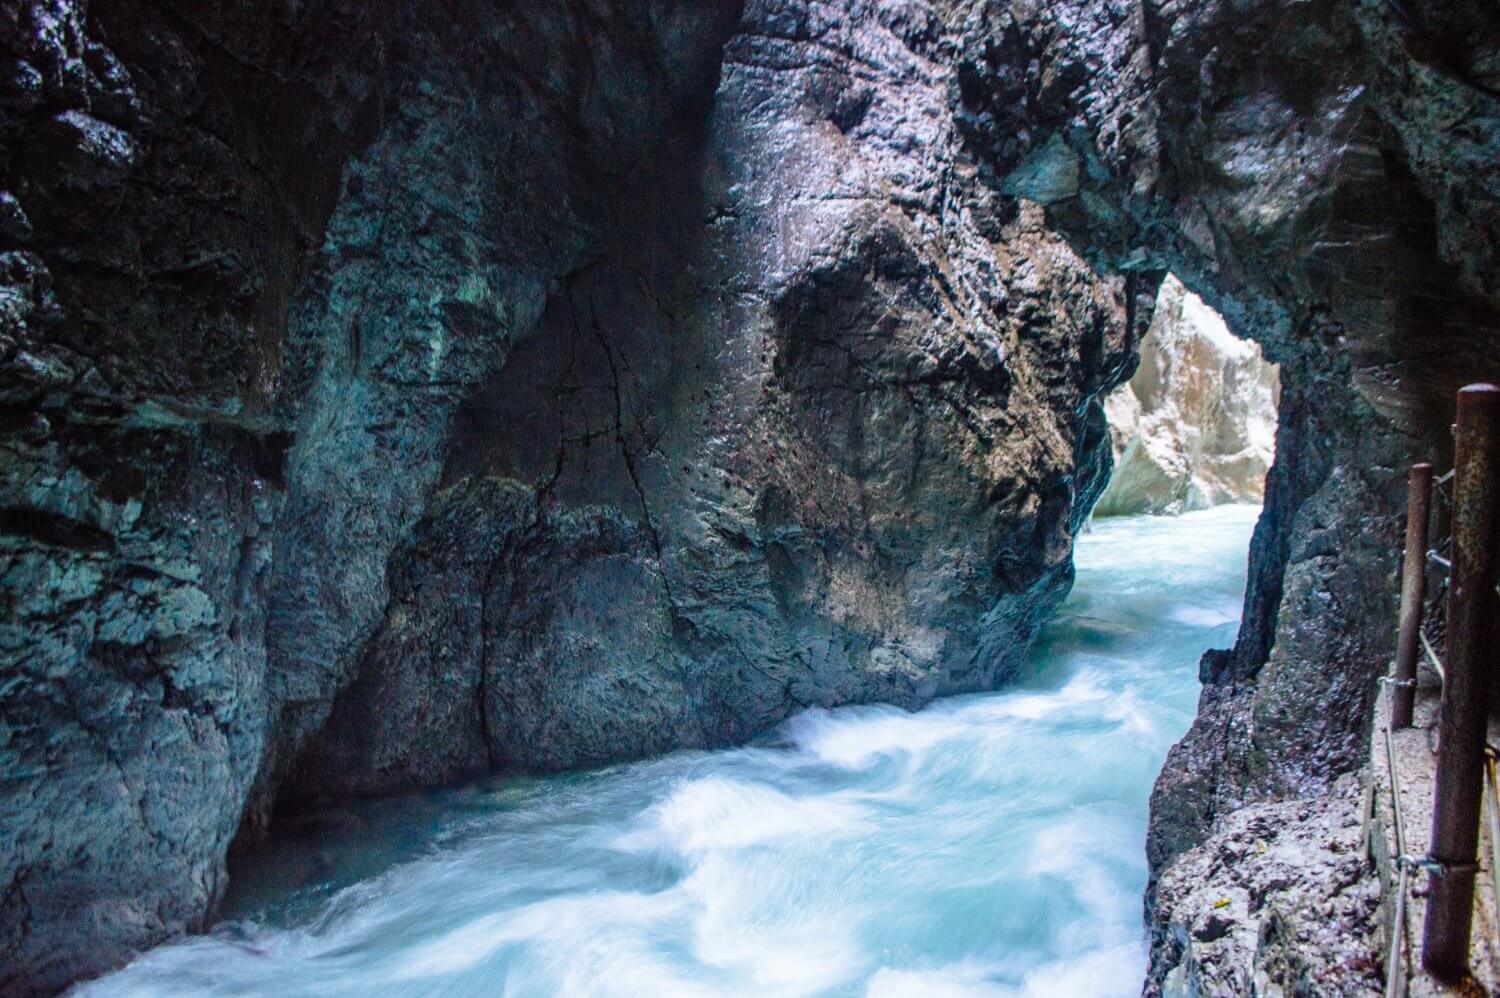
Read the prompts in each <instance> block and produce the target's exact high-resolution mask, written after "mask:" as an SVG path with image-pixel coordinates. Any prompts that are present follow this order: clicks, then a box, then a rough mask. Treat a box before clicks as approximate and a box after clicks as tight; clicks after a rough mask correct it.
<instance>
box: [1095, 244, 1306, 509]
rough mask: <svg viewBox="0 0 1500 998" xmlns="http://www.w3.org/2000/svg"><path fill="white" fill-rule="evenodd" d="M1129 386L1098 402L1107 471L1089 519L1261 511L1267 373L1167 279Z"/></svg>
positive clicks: (1270, 397) (1273, 379)
mask: <svg viewBox="0 0 1500 998" xmlns="http://www.w3.org/2000/svg"><path fill="white" fill-rule="evenodd" d="M1139 352H1140V364H1139V366H1138V367H1137V368H1136V371H1135V374H1134V375H1132V376H1131V378H1130V381H1129V382H1127V383H1126V384H1124V385H1122V386H1121V387H1120V388H1119V389H1117V390H1116V391H1114V392H1113V393H1111V394H1110V396H1109V398H1107V399H1105V401H1104V411H1105V414H1106V415H1107V416H1108V418H1109V435H1110V439H1111V441H1112V442H1113V444H1114V459H1115V461H1114V471H1113V473H1112V474H1111V475H1110V479H1109V485H1108V486H1107V487H1106V488H1105V490H1104V494H1103V495H1102V496H1100V497H1099V502H1098V504H1097V505H1095V507H1094V512H1095V514H1096V515H1099V516H1120V515H1127V514H1132V513H1157V514H1160V513H1181V512H1183V511H1185V510H1190V509H1207V508H1208V507H1210V506H1218V505H1221V504H1223V503H1234V502H1261V501H1263V500H1264V498H1265V491H1266V472H1267V471H1269V470H1270V467H1271V461H1272V459H1273V458H1274V457H1275V454H1276V396H1277V395H1278V394H1279V392H1280V389H1279V386H1278V384H1277V376H1276V368H1275V366H1274V365H1272V364H1268V363H1266V361H1265V358H1264V357H1263V356H1262V355H1261V352H1260V348H1259V347H1258V346H1256V345H1255V344H1254V343H1253V342H1250V341H1247V340H1241V339H1238V338H1236V337H1235V336H1234V334H1232V333H1230V332H1229V330H1228V329H1227V328H1225V326H1224V321H1223V320H1222V319H1220V318H1219V317H1218V315H1216V314H1215V313H1214V312H1213V310H1212V309H1210V308H1209V307H1208V306H1207V305H1205V304H1204V303H1203V300H1202V299H1201V298H1199V297H1198V296H1197V295H1195V294H1193V293H1192V292H1191V291H1188V290H1187V289H1186V288H1184V287H1183V286H1182V282H1180V281H1178V280H1177V279H1176V278H1175V277H1172V276H1171V275H1170V274H1169V275H1167V279H1166V280H1164V281H1162V285H1161V291H1160V292H1159V293H1158V294H1157V297H1156V310H1155V312H1154V313H1153V315H1152V318H1151V327H1150V328H1149V329H1148V330H1147V331H1146V335H1145V336H1144V337H1142V339H1141V344H1140V351H1139Z"/></svg>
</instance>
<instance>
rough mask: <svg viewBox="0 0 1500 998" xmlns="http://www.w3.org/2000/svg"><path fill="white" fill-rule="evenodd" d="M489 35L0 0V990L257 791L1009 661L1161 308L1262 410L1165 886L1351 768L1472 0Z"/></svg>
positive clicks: (722, 720)
mask: <svg viewBox="0 0 1500 998" xmlns="http://www.w3.org/2000/svg"><path fill="white" fill-rule="evenodd" d="M533 6H534V5H525V4H522V5H496V6H494V7H493V8H491V7H484V8H481V9H476V8H475V7H474V5H471V4H459V3H456V2H453V3H449V2H446V0H444V2H439V3H428V4H420V5H417V4H413V5H406V4H401V3H393V4H388V5H367V4H357V3H347V4H346V3H341V2H338V0H329V2H320V3H312V4H304V3H283V2H281V0H235V2H230V3H224V4H218V5H214V6H212V7H211V8H202V7H201V6H194V5H190V4H182V3H177V2H175V0H162V2H153V3H147V2H144V0H95V2H94V3H92V4H89V5H87V6H85V5H84V4H83V3H82V2H75V0H0V24H3V25H4V30H3V32H0V60H3V64H0V135H3V156H0V191H3V193H0V358H3V362H0V414H3V416H4V421H3V423H0V432H3V440H4V455H5V456H4V459H3V462H0V472H3V485H0V490H3V499H0V566H3V567H0V593H3V601H4V602H3V607H4V615H3V623H0V647H3V648H4V654H5V662H4V680H3V684H0V722H3V737H0V770H3V776H4V779H3V782H0V828H3V829H4V830H5V831H4V836H5V840H4V848H3V850H0V862H3V866H0V967H4V968H5V970H4V974H5V975H7V976H5V977H4V978H0V980H3V984H0V987H4V988H7V989H10V990H26V989H45V988H48V987H55V986H56V985H58V984H60V983H62V982H64V981H66V980H67V979H69V978H71V977H73V976H76V975H78V974H82V973H88V972H91V971H94V970H97V969H99V968H101V967H104V966H107V965H108V964H110V963H111V962H113V961H115V960H117V959H119V958H121V957H122V956H123V955H125V954H126V953H127V952H129V950H130V949H131V948H132V947H137V946H143V945H149V944H150V943H152V942H154V941H156V940H159V939H161V938H164V937H165V936H168V935H170V934H173V933H176V932H181V931H184V930H187V929H192V928H195V927H198V926H201V925H202V924H204V922H205V921H206V920H207V919H208V918H209V917H210V916H211V913H212V908H213V905H214V903H215V900H216V898H217V897H218V896H219V895H220V893H221V892H222V889H223V885H224V877H225V874H224V869H225V867H224V856H225V853H226V850H227V849H228V847H229V844H230V841H231V839H232V838H233V837H234V836H235V835H236V834H237V833H238V834H240V835H242V836H243V837H244V838H245V840H249V839H253V838H254V837H255V836H257V835H258V834H260V832H261V831H262V830H263V828H264V827H265V824H266V822H267V820H268V819H269V817H270V815H271V813H272V810H273V807H274V806H275V802H276V801H277V799H278V798H279V799H280V800H281V801H282V804H283V806H288V807H292V806H296V804H297V803H298V802H299V801H301V800H304V799H306V798H308V797H311V796H319V795H326V794H348V793H366V792H378V791H383V790H387V789H393V788H396V787H401V786H410V785H414V784H423V783H428V782H432V781H437V780H445V779H450V778H453V777H456V776H459V775H461V774H464V773H467V772H472V771H475V770H478V769H483V768H489V767H509V766H518V767H535V768H552V767H557V766H566V765H574V764H579V763H585V762H590V761H597V760H600V759H604V758H613V757H618V756H624V755H632V754H640V753H645V752H651V751H657V750H660V749H663V748H666V747H669V746H673V745H706V744H718V743H722V742H725V741H728V740H732V739H735V738H739V737H743V736H744V735H746V734H748V733H750V732H752V731H754V730H756V729H757V728H758V727H760V726H763V725H765V724H767V723H770V722H771V721H774V720H776V719H777V718H779V717H781V716H783V715H784V714H785V713H787V712H788V711H790V710H792V709H795V708H796V707H797V706H799V705H802V704H808V703H837V702H848V701H852V700H861V699H877V698H878V699H891V700H896V701H899V702H903V703H916V702H919V701H921V700H923V699H925V698H928V697H931V696H934V695H937V694H939V693H942V692H948V691H955V690H961V689H975V688H980V687H983V686H986V685H991V684H994V683H996V682H999V681H1002V680H1003V679H1004V677H1005V676H1006V674H1007V673H1008V671H1009V670H1010V669H1011V668H1013V666H1014V665H1015V663H1016V661H1017V660H1018V656H1019V655H1020V654H1021V652H1022V649H1023V648H1024V645H1025V642H1026V640H1027V639H1028V638H1029V636H1030V634H1031V633H1032V631H1033V629H1034V628H1035V626H1036V624H1037V622H1038V621H1039V620H1040V619H1041V618H1042V617H1043V616H1045V614H1046V613H1047V612H1048V611H1049V610H1050V608H1051V607H1052V606H1053V605H1055V603H1056V601H1057V600H1058V599H1059V598H1060V596H1061V595H1062V593H1063V591H1064V590H1065V589H1066V587H1067V584H1068V579H1069V576H1070V569H1069V551H1070V543H1071V537H1072V533H1073V531H1074V530H1075V529H1076V528H1077V527H1078V525H1079V523H1080V522H1081V518H1082V517H1083V516H1085V515H1086V514H1087V511H1088V509H1089V507H1090V505H1091V503H1092V501H1093V499H1094V497H1095V496H1096V495H1097V494H1098V492H1099V490H1100V489H1101V488H1102V486H1103V481H1104V477H1105V472H1104V469H1105V467H1106V464H1107V460H1108V448H1109V442H1108V436H1107V433H1106V429H1105V424H1104V420H1103V415H1102V409H1101V407H1100V404H1099V400H1100V399H1101V397H1102V396H1103V395H1104V394H1105V393H1107V392H1108V391H1109V389H1110V388H1112V387H1113V386H1114V385H1115V384H1116V383H1117V382H1118V381H1119V380H1121V379H1123V378H1124V377H1125V376H1126V375H1127V374H1128V373H1129V371H1130V369H1131V364H1132V362H1133V349H1134V344H1135V341H1136V338H1137V335H1138V333H1139V331H1140V327H1141V326H1143V325H1144V323H1145V321H1146V320H1147V318H1148V317H1149V313H1150V311H1151V301H1152V298H1153V296H1154V294H1155V292H1156V288H1157V284H1158V282H1159V280H1160V277H1161V274H1162V273H1164V272H1166V271H1168V270H1170V271H1172V272H1173V273H1176V274H1178V275H1180V276H1181V277H1182V279H1183V281H1184V283H1185V284H1186V285H1187V286H1188V287H1189V288H1191V289H1192V290H1193V291H1195V292H1197V293H1199V294H1201V295H1203V297H1204V298H1205V299H1206V300H1207V301H1208V302H1209V303H1210V304H1212V305H1213V306H1214V307H1215V308H1217V309H1218V310H1219V311H1220V312H1221V313H1223V314H1224V316H1225V317H1226V319H1227V320H1228V322H1229V324H1230V326H1231V328H1232V329H1233V330H1234V331H1235V332H1236V333H1238V334H1240V335H1245V336H1251V337H1253V338H1255V339H1256V340H1257V341H1258V342H1260V343H1261V344H1262V345H1263V347H1264V349H1265V351H1266V355H1267V356H1268V357H1269V358H1270V359H1271V360H1272V361H1274V362H1276V363H1279V364H1280V365H1281V372H1282V378H1283V389H1282V407H1281V425H1280V430H1279V432H1278V440H1277V454H1278V457H1277V463H1276V465H1275V467H1274V468H1273V470H1272V473H1271V475H1270V478H1269V480H1268V488H1267V496H1266V509H1267V513H1266V518H1265V520H1264V522H1263V524H1262V526H1261V529H1260V530H1259V532H1258V534H1257V538H1256V541H1255V546H1254V550H1253V551H1252V583H1251V590H1250V593H1249V595H1248V596H1247V602H1246V618H1245V624H1244V627H1243V630H1242V633H1241V635H1240V639H1239V641H1238V643H1237V645H1236V647H1235V649H1234V650H1233V651H1231V652H1227V653H1222V654H1217V655H1212V656H1210V657H1209V658H1207V659H1206V660H1205V662H1204V666H1203V674H1204V678H1205V681H1206V683H1207V685H1206V687H1205V692H1204V697H1203V702H1202V708H1201V713H1200V718H1199V722H1198V723H1197V724H1196V725H1195V727H1194V729H1193V731H1192V733H1190V735H1189V736H1188V738H1187V739H1186V740H1185V741H1184V743H1183V744H1182V745H1181V746H1180V747H1179V748H1178V750H1177V751H1176V752H1175V753H1174V756H1173V759H1172V761H1171V763H1170V764H1169V766H1168V770H1167V772H1166V773H1165V774H1164V776H1163V779H1162V782H1161V784H1160V786H1159V788H1158V793H1157V800H1156V807H1155V817H1154V822H1153V828H1152V835H1151V855H1152V860H1153V864H1154V868H1155V869H1156V870H1157V871H1162V870H1164V869H1166V868H1167V867H1168V866H1169V865H1170V864H1171V863H1172V862H1173V860H1174V859H1175V858H1176V857H1178V856H1179V855H1181V854H1183V853H1184V851H1185V850H1187V849H1188V848H1189V847H1191V846H1194V845H1196V844H1199V843H1202V842H1204V841H1205V840H1208V839H1210V838H1211V837H1212V836H1214V835H1215V834H1216V829H1219V828H1220V827H1221V826H1222V824H1223V822H1224V821H1226V820H1227V817H1228V816H1229V815H1230V814H1231V812H1233V811H1234V809H1236V808H1238V807H1240V806H1242V805H1245V804H1248V803H1251V802H1254V801H1262V800H1276V799H1279V798H1284V797H1288V796H1298V795H1315V794H1319V793H1321V792H1323V791H1325V790H1326V789H1327V788H1329V787H1331V786H1332V785H1333V782H1334V780H1335V779H1336V778H1337V776H1338V775H1339V774H1340V773H1341V772H1343V771H1345V770H1347V769H1349V768H1350V767H1352V766H1353V765H1355V764H1356V761H1357V759H1358V758H1359V756H1360V750H1361V747H1362V744H1363V743H1362V740H1361V733H1362V730H1363V728H1364V727H1365V725H1366V723H1367V721H1368V710H1369V703H1370V700H1371V689H1372V684H1371V682H1370V680H1371V677H1372V676H1373V674H1374V673H1375V672H1376V671H1377V670H1378V669H1379V668H1380V665H1381V662H1382V661H1383V659H1384V656H1385V654H1386V651H1387V645H1388V644H1389V638H1390V635H1389V617H1390V612H1389V611H1390V609H1391V604H1390V596H1389V594H1390V593H1391V592H1393V589H1392V587H1391V586H1390V584H1389V583H1390V572H1391V569H1392V567H1393V564H1394V558H1393V552H1394V551H1395V545H1394V538H1395V534H1396V530H1397V526H1398V524H1397V522H1396V511H1397V510H1398V509H1399V508H1400V503H1399V491H1400V481H1401V475H1402V473H1401V466H1402V465H1403V464H1404V463H1405V461H1406V459H1407V458H1408V457H1409V456H1410V455H1411V454H1412V453H1414V452H1417V451H1419V450H1420V451H1422V452H1423V454H1424V456H1431V457H1436V458H1437V459H1438V460H1442V452H1441V448H1442V442H1443V439H1444V437H1443V433H1442V427H1444V426H1445V425H1446V422H1447V416H1446V408H1445V406H1446V399H1447V395H1448V392H1449V391H1450V390H1451V389H1452V387H1454V385H1455V384H1456V383H1457V382H1458V381H1460V380H1468V379H1472V378H1474V377H1476V376H1479V375H1483V374H1491V376H1493V364H1494V362H1493V360H1492V358H1491V352H1490V350H1489V338H1488V337H1489V335H1490V333H1491V332H1492V330H1493V328H1494V327H1495V325H1496V315H1497V310H1500V284H1497V280H1500V279H1497V277H1496V275H1497V274H1500V266H1497V262H1500V261H1497V259H1496V257H1497V252H1500V223H1497V218H1500V204H1497V200H1500V183H1497V182H1496V176H1495V169H1496V167H1495V164H1496V163H1497V162H1500V113H1497V112H1496V97H1495V94H1496V91H1497V89H1500V80H1497V78H1496V69H1495V67H1496V65H1497V61H1496V52H1497V48H1500V46H1497V42H1496V40H1497V37H1500V35H1497V33H1500V25H1497V16H1496V15H1495V13H1494V12H1493V10H1492V9H1491V8H1490V7H1485V6H1482V5H1480V4H1478V3H1477V2H1475V3H1470V2H1466V0H1449V2H1441V3H1435V4H1427V5H1423V7H1422V8H1421V9H1420V10H1418V9H1416V8H1411V9H1407V8H1405V7H1403V6H1402V5H1400V4H1391V3H1387V2H1377V0H1359V2H1355V3H1346V2H1343V0H1312V2H1299V3H1290V2H1277V0H1266V2H1261V3H1253V4H1248V5H1247V4H1242V3H1241V4H1228V3H1219V2H1216V0H1189V2H1180V3H1160V2H1157V0H1088V2H1085V0H1065V2H1061V3H1055V2H1054V3H1045V4H1042V3H1031V2H1027V0H1013V2H1001V0H941V2H939V0H885V2H879V3H876V2H865V0H846V2H840V3H831V2H822V0H754V2H752V3H749V4H748V5H746V8H745V9H744V10H743V11H741V10H740V9H738V6H737V5H735V4H730V3H714V4H692V3H687V2H672V0H652V2H648V3H639V2H635V0H631V2H628V3H627V2H624V0H619V2H590V3H584V2H577V3H564V4H556V5H550V6H548V7H547V9H546V10H541V11H538V10H533V9H532V7H533ZM1099 275H1106V276H1099ZM1110 275H1113V276H1110ZM1171 938H1172V937H1171V935H1170V933H1168V932H1166V931H1165V930H1163V931H1162V932H1161V933H1159V941H1160V942H1162V943H1163V944H1162V945H1160V946H1159V947H1158V950H1157V961H1156V963H1155V964H1154V968H1153V981H1158V980H1159V979H1160V978H1161V977H1162V976H1163V975H1164V974H1165V973H1166V972H1167V970H1168V969H1169V968H1170V967H1172V966H1173V965H1174V963H1175V962H1177V961H1178V960H1179V959H1180V956H1181V954H1180V952H1174V951H1173V949H1172V948H1171V946H1170V939H1171ZM1153 986H1154V985H1153Z"/></svg>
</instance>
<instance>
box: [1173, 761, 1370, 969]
mask: <svg viewBox="0 0 1500 998" xmlns="http://www.w3.org/2000/svg"><path fill="white" fill-rule="evenodd" d="M1361 800H1362V796H1361V792H1360V787H1359V782H1358V780H1356V779H1354V778H1353V777H1346V778H1344V779H1343V780H1341V781H1340V782H1339V783H1338V784H1337V785H1336V787H1335V788H1334V790H1333V791H1332V792H1331V793H1329V794H1328V795H1326V796H1324V797H1321V798H1318V799H1317V800H1314V801H1310V802H1291V803H1282V804H1259V805H1254V806H1251V807H1247V808H1243V809H1241V810H1239V811H1236V812H1235V813H1234V814H1233V815H1232V816H1231V817H1230V818H1229V819H1227V820H1226V821H1224V822H1222V823H1221V824H1220V825H1219V827H1218V828H1217V829H1216V830H1215V832H1214V834H1213V836H1212V837H1211V838H1210V839H1209V840H1208V841H1207V842H1205V843H1204V844H1203V845H1201V846H1198V847H1196V848H1194V849H1192V850H1190V851H1188V852H1187V853H1185V854H1183V855H1182V856H1181V857H1180V858H1179V859H1178V860H1177V862H1176V863H1174V864H1173V865H1172V867H1171V868H1170V870H1169V871H1168V872H1167V873H1166V874H1165V875H1164V876H1163V877H1162V878H1161V879H1160V880H1159V881H1158V882H1157V884H1156V888H1155V895H1154V904H1155V909H1154V910H1155V917H1156V919H1157V920H1158V922H1159V924H1161V925H1162V926H1163V931H1162V932H1160V933H1158V934H1157V935H1156V936H1155V939H1154V942H1153V950H1152V976H1151V978H1150V979H1149V980H1148V981H1147V985H1146V989H1145V994H1147V995H1148V996H1156V995H1160V996H1163V998H1189V996H1193V998H1198V996H1209V995H1255V996H1260V998H1270V996H1282V995H1376V994H1380V993H1382V991H1383V982H1382V968H1381V964H1380V960H1379V957H1378V948H1377V939H1376V936H1377V926H1376V909H1377V908H1378V906H1379V904H1380V897H1381V896H1380V884H1379V879H1378V877H1377V876H1376V873H1375V869H1374V866H1373V865H1372V864H1370V863H1369V862H1368V861H1367V860H1366V857H1365V849H1364V841H1363V835H1364V827H1363V825H1362V824H1361V822H1360V820H1359V805H1360V801H1361Z"/></svg>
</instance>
